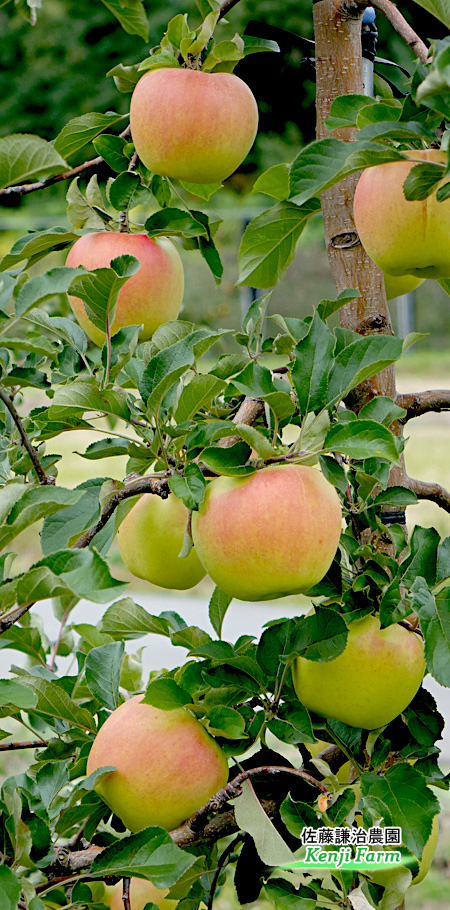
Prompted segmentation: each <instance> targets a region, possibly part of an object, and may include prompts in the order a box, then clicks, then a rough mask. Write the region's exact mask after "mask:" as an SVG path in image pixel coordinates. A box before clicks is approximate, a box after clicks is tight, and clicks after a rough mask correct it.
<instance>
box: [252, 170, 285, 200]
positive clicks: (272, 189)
mask: <svg viewBox="0 0 450 910" xmlns="http://www.w3.org/2000/svg"><path fill="white" fill-rule="evenodd" d="M252 193H265V194H266V196H273V198H274V199H278V200H279V201H280V202H281V201H282V200H283V199H287V198H288V196H289V165H288V164H274V165H273V167H269V170H268V171H264V173H263V174H260V175H259V177H258V178H257V180H256V181H255V183H254V184H253V187H252Z"/></svg>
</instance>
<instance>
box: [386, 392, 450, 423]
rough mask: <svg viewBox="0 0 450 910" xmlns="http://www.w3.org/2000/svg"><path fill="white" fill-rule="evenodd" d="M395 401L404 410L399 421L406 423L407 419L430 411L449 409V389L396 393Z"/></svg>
mask: <svg viewBox="0 0 450 910" xmlns="http://www.w3.org/2000/svg"><path fill="white" fill-rule="evenodd" d="M395 403H396V404H398V406H399V407H400V408H404V409H405V411H406V414H405V416H404V417H401V418H400V423H407V421H408V420H412V419H413V418H414V417H420V416H421V415H422V414H428V413H429V412H430V411H450V389H429V390H428V391H426V392H410V393H408V394H404V395H401V394H397V395H396V396H395Z"/></svg>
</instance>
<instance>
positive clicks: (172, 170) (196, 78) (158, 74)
mask: <svg viewBox="0 0 450 910" xmlns="http://www.w3.org/2000/svg"><path fill="white" fill-rule="evenodd" d="M130 127H131V136H132V139H133V142H134V144H135V146H136V151H137V153H138V155H139V158H140V159H141V161H142V162H143V163H144V164H145V166H146V167H148V168H150V170H151V171H153V172H154V173H155V174H161V175H163V176H165V177H176V178H178V180H186V181H188V182H190V183H220V182H221V181H222V180H225V178H226V177H229V176H230V174H232V173H233V171H235V170H236V168H237V167H238V166H239V165H240V164H241V162H242V161H243V160H244V158H245V156H246V155H247V153H248V152H249V151H250V148H251V146H252V145H253V142H254V139H255V136H256V131H257V128H258V108H257V105H256V101H255V98H254V96H253V94H252V92H251V91H250V89H249V87H248V85H246V84H245V82H243V81H242V79H239V78H238V76H235V75H234V74H233V73H204V72H202V71H201V70H192V69H182V68H181V67H180V68H176V69H175V68H174V69H157V70H152V71H151V72H149V73H146V74H145V75H144V76H142V78H141V79H139V82H138V83H137V85H136V88H135V89H134V92H133V95H132V98H131V107H130Z"/></svg>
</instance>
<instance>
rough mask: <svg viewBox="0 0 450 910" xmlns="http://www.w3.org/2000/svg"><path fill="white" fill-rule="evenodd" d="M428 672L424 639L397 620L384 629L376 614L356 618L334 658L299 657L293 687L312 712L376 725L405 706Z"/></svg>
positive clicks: (370, 727) (360, 724)
mask: <svg viewBox="0 0 450 910" xmlns="http://www.w3.org/2000/svg"><path fill="white" fill-rule="evenodd" d="M424 672H425V658H424V647H423V641H422V639H421V638H420V636H419V635H417V634H416V633H415V632H412V631H409V630H408V629H407V628H406V627H405V626H401V625H399V624H398V623H394V625H392V626H389V627H388V628H387V629H381V628H380V620H379V618H378V616H373V615H369V616H364V617H363V618H362V619H355V620H354V621H353V622H352V623H350V625H349V627H348V639H347V645H346V647H345V649H344V651H343V652H342V654H340V655H339V656H338V657H335V658H334V660H329V661H326V662H320V661H315V660H308V659H307V658H305V657H297V658H296V659H295V661H294V663H293V667H292V675H293V682H294V688H295V691H296V693H297V696H298V698H299V699H300V701H301V702H302V703H303V704H304V705H305V707H306V708H308V709H309V710H311V711H316V712H317V714H322V715H324V716H325V717H329V718H332V719H334V720H340V721H342V723H344V724H349V725H350V726H351V727H362V728H363V729H365V730H376V729H377V728H378V727H384V726H385V725H386V724H389V723H390V722H391V721H392V720H394V718H395V717H397V716H398V715H399V714H401V712H402V711H404V710H405V708H407V706H408V705H409V703H410V701H412V699H413V698H414V696H415V694H416V692H417V690H418V689H419V686H420V683H421V681H422V677H423V675H424Z"/></svg>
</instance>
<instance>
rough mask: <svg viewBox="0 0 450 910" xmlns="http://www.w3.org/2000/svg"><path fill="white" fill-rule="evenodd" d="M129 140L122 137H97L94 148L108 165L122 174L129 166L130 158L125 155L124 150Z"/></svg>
mask: <svg viewBox="0 0 450 910" xmlns="http://www.w3.org/2000/svg"><path fill="white" fill-rule="evenodd" d="M126 144H127V140H126V139H123V138H122V137H121V136H97V138H96V139H94V148H95V151H96V152H97V154H98V155H101V157H102V158H103V160H104V161H106V163H107V165H108V166H109V167H110V168H111V169H112V170H113V171H117V173H118V174H121V173H122V171H124V170H125V169H126V168H127V167H128V164H129V161H128V158H127V157H126V155H125V154H124V148H125V146H126Z"/></svg>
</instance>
